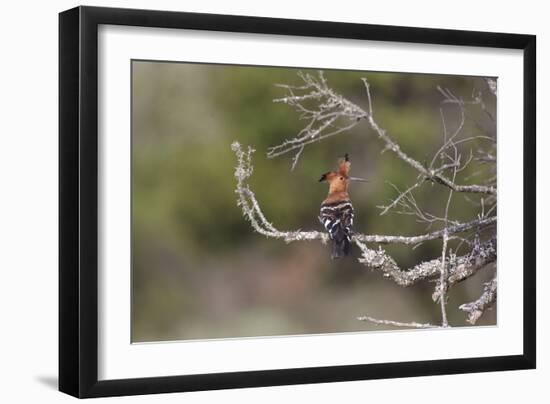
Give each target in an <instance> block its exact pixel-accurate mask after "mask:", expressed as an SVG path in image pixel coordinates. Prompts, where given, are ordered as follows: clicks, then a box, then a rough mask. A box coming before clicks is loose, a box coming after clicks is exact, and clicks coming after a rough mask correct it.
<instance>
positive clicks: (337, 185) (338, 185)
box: [319, 153, 366, 259]
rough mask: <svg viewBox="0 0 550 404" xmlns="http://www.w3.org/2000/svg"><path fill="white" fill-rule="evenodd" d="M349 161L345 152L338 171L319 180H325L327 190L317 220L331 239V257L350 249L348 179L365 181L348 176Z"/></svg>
mask: <svg viewBox="0 0 550 404" xmlns="http://www.w3.org/2000/svg"><path fill="white" fill-rule="evenodd" d="M350 166H351V163H350V162H349V156H348V154H347V153H346V155H345V157H344V158H343V159H340V161H339V164H338V171H336V172H334V171H331V172H328V173H326V174H323V176H322V177H321V179H320V180H319V182H321V181H327V182H328V183H329V191H328V196H327V198H326V199H325V200H324V201H323V203H322V204H321V214H320V216H319V220H320V221H321V223H322V224H323V226H325V229H326V230H327V231H328V234H329V236H330V239H331V240H332V252H331V258H333V259H334V258H340V257H342V256H344V255H349V254H350V250H351V236H352V234H353V233H352V226H353V206H352V204H351V200H350V198H349V194H348V185H349V182H350V181H353V180H355V181H366V180H363V179H362V178H355V177H350V176H349V169H350Z"/></svg>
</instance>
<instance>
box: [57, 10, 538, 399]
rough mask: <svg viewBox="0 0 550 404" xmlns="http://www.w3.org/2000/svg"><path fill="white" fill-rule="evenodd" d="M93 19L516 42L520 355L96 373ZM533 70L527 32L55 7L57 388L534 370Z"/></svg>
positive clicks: (222, 385)
mask: <svg viewBox="0 0 550 404" xmlns="http://www.w3.org/2000/svg"><path fill="white" fill-rule="evenodd" d="M100 24H113V25H125V26H140V27H160V28H181V29H194V30H206V31H221V32H242V33H259V34H278V35H291V36H309V37H320V38H345V39H359V40H371V41H373V40H374V41H390V42H405V43H423V44H439V45H463V46H476V47H487V48H509V49H520V50H523V60H524V77H523V82H524V90H523V91H524V94H523V114H524V123H523V141H524V156H523V168H524V189H523V198H524V211H523V215H524V237H523V249H524V263H523V354H521V355H513V356H497V357H483V358H467V359H446V360H429V361H416V362H401V363H380V364H364V365H349V366H330V367H313V368H295V369H280V370H262V371H246V372H232V373H216V374H196V375H181V376H170V377H150V378H139V379H123V380H107V381H99V380H98V322H97V319H98V278H97V275H98V122H97V118H98V65H97V62H98V26H99V25H100ZM535 73H536V37H535V36H533V35H519V34H504V33H490V32H472V31H457V30H443V29H425V28H409V27H396V26H381V25H366V24H350V23H339V22H324V21H304V20H289V19H278V18H259V17H245V16H229V15H214V14H197V13H183V12H167V11H151V10H131V9H113V8H96V7H77V8H73V9H71V10H67V11H64V12H62V13H60V15H59V218H60V219H59V390H60V391H62V392H65V393H68V394H70V395H73V396H76V397H81V398H84V397H103V396H120V395H133V394H150V393H167V392H183V391H196V390H211V389H226V388H244V387H260V386H274V385H291V384H301V383H324V382H336V381H351V380H363V379H381V378H396V377H411V376H426V375H441V374H458V373H468V372H488V371H500V370H513V369H533V368H535V366H536V323H535V321H536V320H535V318H536V287H535V286H536V262H535V261H536V260H535V257H536V254H535V249H536V240H535V237H536V236H535V226H536V217H535V211H536V209H535V203H536V202H535V200H536V189H535V182H536V176H535V175H536V172H535V165H536V163H535V142H536V140H535V126H536V125H535V119H536V112H535V111H536V108H535V106H536V105H535V104H536V74H535ZM518 136H519V134H518Z"/></svg>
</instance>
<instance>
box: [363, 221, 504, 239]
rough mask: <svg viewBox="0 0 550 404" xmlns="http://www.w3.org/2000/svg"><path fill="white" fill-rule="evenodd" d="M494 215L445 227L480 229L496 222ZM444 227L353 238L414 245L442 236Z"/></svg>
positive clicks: (451, 231) (453, 231)
mask: <svg viewBox="0 0 550 404" xmlns="http://www.w3.org/2000/svg"><path fill="white" fill-rule="evenodd" d="M496 222H497V218H496V216H491V217H486V218H478V219H474V220H472V221H470V222H466V223H460V224H457V225H456V226H451V227H449V228H447V233H448V234H449V235H451V234H457V233H463V232H465V231H468V230H472V229H482V228H485V227H487V226H490V225H492V224H496ZM444 233H445V229H441V230H437V231H433V232H431V233H426V234H421V235H418V236H382V235H375V234H372V235H364V234H355V240H357V241H360V242H364V243H377V244H405V245H414V244H418V243H422V242H424V241H429V240H436V239H441V238H443V235H444Z"/></svg>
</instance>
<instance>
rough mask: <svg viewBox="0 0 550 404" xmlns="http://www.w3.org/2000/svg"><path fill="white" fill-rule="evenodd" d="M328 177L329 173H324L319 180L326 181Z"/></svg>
mask: <svg viewBox="0 0 550 404" xmlns="http://www.w3.org/2000/svg"><path fill="white" fill-rule="evenodd" d="M326 179H327V174H323V175H322V176H321V178H320V179H319V182H323V181H326Z"/></svg>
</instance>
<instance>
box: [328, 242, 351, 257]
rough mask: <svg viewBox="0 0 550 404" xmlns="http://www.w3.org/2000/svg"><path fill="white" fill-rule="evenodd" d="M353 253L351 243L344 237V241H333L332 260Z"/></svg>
mask: <svg viewBox="0 0 550 404" xmlns="http://www.w3.org/2000/svg"><path fill="white" fill-rule="evenodd" d="M350 253H351V242H350V241H349V240H348V239H347V238H346V237H344V239H343V240H339V241H337V240H332V253H331V258H332V259H336V258H340V257H345V256H347V255H350Z"/></svg>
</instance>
